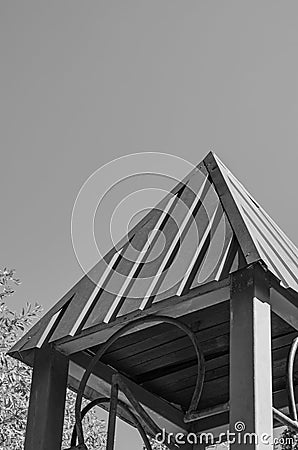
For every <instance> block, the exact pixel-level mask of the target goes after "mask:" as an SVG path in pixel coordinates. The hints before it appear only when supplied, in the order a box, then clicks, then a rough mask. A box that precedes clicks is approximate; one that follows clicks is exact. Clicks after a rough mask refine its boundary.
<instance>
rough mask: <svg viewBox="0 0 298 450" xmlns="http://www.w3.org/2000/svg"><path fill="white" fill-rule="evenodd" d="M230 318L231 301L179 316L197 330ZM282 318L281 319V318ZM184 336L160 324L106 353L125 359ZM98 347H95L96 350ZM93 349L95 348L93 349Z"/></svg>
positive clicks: (118, 341)
mask: <svg viewBox="0 0 298 450" xmlns="http://www.w3.org/2000/svg"><path fill="white" fill-rule="evenodd" d="M229 318H230V306H229V302H228V301H226V302H222V303H219V304H217V305H213V306H210V307H209V308H205V309H201V310H199V311H194V312H193V313H191V314H186V315H184V316H181V317H179V321H180V322H182V323H185V324H187V325H188V326H190V327H191V329H192V330H193V331H194V332H195V333H196V332H198V333H199V332H201V331H206V330H207V329H208V328H210V327H213V326H216V325H219V324H222V323H224V322H228V321H229ZM279 320H281V319H279ZM181 336H184V333H183V332H182V331H181V330H180V329H179V328H177V327H173V326H172V325H169V324H166V323H164V324H160V325H156V326H155V327H154V334H153V333H152V329H150V328H146V329H144V330H141V331H139V332H136V333H133V334H128V335H125V336H123V337H121V338H120V339H119V340H117V341H116V342H115V343H114V344H113V345H112V346H111V348H110V349H109V350H108V352H107V353H106V355H108V356H109V357H111V358H116V359H117V360H121V359H123V357H124V358H125V357H126V356H127V354H132V355H135V354H137V353H141V352H143V351H146V350H148V349H151V348H153V347H158V346H159V345H160V344H161V343H167V342H170V341H172V340H174V339H177V338H179V337H181ZM97 348H98V347H94V349H95V350H96V349H97ZM92 350H93V349H92Z"/></svg>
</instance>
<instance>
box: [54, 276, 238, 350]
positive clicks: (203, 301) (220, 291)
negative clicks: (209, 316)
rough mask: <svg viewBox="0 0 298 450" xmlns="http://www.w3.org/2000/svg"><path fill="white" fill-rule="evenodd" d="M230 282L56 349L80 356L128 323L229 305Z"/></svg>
mask: <svg viewBox="0 0 298 450" xmlns="http://www.w3.org/2000/svg"><path fill="white" fill-rule="evenodd" d="M229 282H230V281H229V279H225V280H222V281H218V282H210V283H208V284H207V285H204V286H201V287H198V288H195V289H193V290H192V291H190V292H189V293H188V294H186V295H185V296H182V297H177V296H174V297H172V298H169V299H167V300H163V301H161V302H158V303H157V304H153V305H152V307H151V308H148V309H147V310H144V311H141V310H138V311H135V312H133V313H131V314H129V315H127V316H122V317H119V318H117V319H116V320H115V321H114V322H112V323H110V324H105V323H102V324H99V325H96V326H94V327H91V328H88V329H86V330H83V331H82V332H81V334H80V335H78V336H75V337H71V336H68V337H66V338H63V339H61V340H59V341H56V342H55V346H56V348H57V349H59V351H61V352H62V353H65V354H71V353H76V352H78V351H80V350H85V349H87V348H91V347H94V345H95V344H96V345H97V344H100V343H102V342H105V341H106V340H107V339H108V338H109V337H110V336H111V335H112V334H114V332H115V331H116V330H118V329H120V328H122V326H123V325H125V324H126V323H128V322H130V321H132V320H134V319H137V318H140V317H146V316H149V315H152V314H157V313H158V314H160V313H161V314H164V315H168V316H170V317H180V316H183V315H185V314H186V313H191V312H194V311H198V310H200V309H204V308H207V307H208V306H212V305H214V304H219V303H221V302H224V301H227V300H229V298H230V292H229V288H228V286H229ZM153 325H154V324H151V323H146V324H144V325H140V326H139V327H137V328H135V329H134V330H131V331H130V332H135V331H138V330H140V329H144V328H147V327H150V326H153Z"/></svg>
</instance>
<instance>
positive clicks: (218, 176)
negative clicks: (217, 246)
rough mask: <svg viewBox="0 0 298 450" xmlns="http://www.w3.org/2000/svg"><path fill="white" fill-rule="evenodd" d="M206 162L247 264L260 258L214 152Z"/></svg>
mask: <svg viewBox="0 0 298 450" xmlns="http://www.w3.org/2000/svg"><path fill="white" fill-rule="evenodd" d="M204 164H205V166H206V169H207V170H208V172H209V175H210V177H211V179H212V181H213V184H214V187H215V190H216V192H217V194H218V196H219V198H220V201H221V203H222V205H223V208H224V210H225V212H226V214H227V216H228V219H229V222H230V224H231V227H232V229H233V231H234V233H235V235H236V237H237V240H238V242H239V244H240V247H241V250H242V252H243V254H244V256H245V259H246V262H247V264H250V263H253V262H256V261H258V260H260V255H259V253H258V250H257V248H256V246H255V244H254V242H253V239H252V238H251V236H250V233H249V231H248V229H247V226H246V224H245V222H244V220H243V217H242V215H241V214H240V211H239V209H238V206H237V204H236V202H235V200H234V198H233V196H232V194H231V192H230V190H229V188H228V186H227V182H226V180H225V178H224V175H223V173H222V171H221V169H220V168H219V166H218V163H217V160H216V158H215V156H214V155H213V153H212V152H210V153H209V154H208V155H207V156H206V158H205V159H204Z"/></svg>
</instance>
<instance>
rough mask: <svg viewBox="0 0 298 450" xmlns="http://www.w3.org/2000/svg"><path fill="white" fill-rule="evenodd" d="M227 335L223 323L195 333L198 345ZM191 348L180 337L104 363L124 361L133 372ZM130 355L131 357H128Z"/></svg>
mask: <svg viewBox="0 0 298 450" xmlns="http://www.w3.org/2000/svg"><path fill="white" fill-rule="evenodd" d="M227 333H229V323H228V322H226V323H223V324H221V325H218V326H214V327H212V328H209V329H207V330H202V331H201V332H197V333H196V336H197V339H198V341H199V343H200V344H202V343H203V342H206V341H209V340H211V339H212V340H213V339H216V338H219V337H220V336H222V335H224V334H227ZM190 347H192V345H191V341H190V339H189V337H188V336H185V335H183V336H181V337H179V338H176V339H173V340H171V341H168V342H165V343H164V342H162V341H160V343H159V345H157V346H156V347H152V348H150V349H148V350H143V351H141V352H139V351H138V353H136V354H132V352H129V353H126V356H123V357H122V358H118V357H117V356H116V357H115V355H113V356H112V357H111V355H107V356H105V357H104V359H103V360H104V361H105V362H106V363H108V364H111V365H113V362H115V363H117V364H119V362H120V361H122V360H123V359H125V364H126V365H129V367H130V368H131V369H132V370H133V368H134V367H135V366H139V365H142V364H144V363H147V362H148V361H153V360H155V359H157V358H160V357H162V358H163V357H164V356H165V355H168V354H170V353H173V352H175V353H177V352H178V351H179V350H183V349H186V351H188V349H189V348H190ZM130 355H131V356H130Z"/></svg>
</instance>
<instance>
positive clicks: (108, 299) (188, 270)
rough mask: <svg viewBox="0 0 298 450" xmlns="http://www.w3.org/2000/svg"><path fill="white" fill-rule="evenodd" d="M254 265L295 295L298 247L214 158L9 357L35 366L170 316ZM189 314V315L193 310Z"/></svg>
mask: <svg viewBox="0 0 298 450" xmlns="http://www.w3.org/2000/svg"><path fill="white" fill-rule="evenodd" d="M256 261H262V262H263V264H264V265H265V266H267V267H268V269H269V270H270V272H271V273H272V274H273V275H274V276H275V277H276V279H277V280H279V281H280V283H281V285H282V286H283V288H285V289H287V290H289V291H290V292H292V293H293V292H294V293H298V277H297V273H298V270H297V269H298V250H297V248H296V247H295V245H294V244H293V243H292V242H291V241H290V240H289V239H288V238H287V237H286V235H285V234H284V233H283V232H282V231H281V230H280V228H279V227H278V226H277V225H276V224H275V222H274V221H273V220H272V219H271V218H270V217H269V216H268V214H267V213H266V212H265V211H264V210H263V209H262V208H261V207H260V205H259V204H258V203H257V202H256V201H255V200H254V199H253V198H252V196H251V195H250V194H249V193H248V192H247V191H246V190H245V188H244V187H243V186H242V185H241V184H240V182H239V181H238V180H237V179H236V178H235V177H234V176H233V175H232V174H231V172H230V171H229V170H228V169H227V168H226V167H225V166H224V164H223V163H222V162H221V161H220V159H219V158H218V157H217V156H216V155H214V154H213V153H209V154H208V155H207V156H206V158H205V159H204V160H203V161H202V162H201V163H200V164H199V165H198V166H197V167H196V168H195V169H194V170H193V171H192V172H191V173H190V174H189V175H188V176H187V177H186V178H185V179H184V180H183V181H182V182H181V183H179V184H178V185H177V186H176V187H175V188H174V189H173V190H172V192H171V193H169V194H168V195H167V196H166V197H165V198H164V199H163V200H162V201H161V202H160V204H159V205H157V206H156V207H155V208H154V209H152V210H151V211H150V212H149V213H148V214H147V215H146V216H145V217H144V218H143V220H142V221H141V222H140V223H139V224H137V225H136V227H135V228H133V229H132V230H131V231H130V233H129V234H128V236H126V237H125V238H124V239H123V240H122V241H121V242H119V243H118V244H117V245H116V246H115V248H113V249H111V251H110V252H109V253H108V254H107V255H106V256H105V257H104V258H103V259H102V260H101V261H99V263H98V264H97V265H96V266H95V267H94V268H93V269H92V270H91V271H90V272H89V274H87V275H85V276H84V277H83V278H82V279H81V280H79V281H78V283H77V284H76V285H75V286H73V287H72V288H71V289H70V290H69V292H68V293H67V294H66V295H65V296H64V297H63V298H62V299H61V300H60V301H59V302H58V303H57V304H56V305H55V306H54V307H53V308H52V309H51V310H50V311H49V312H48V313H47V314H45V316H44V317H43V318H41V320H39V321H38V322H37V323H36V325H35V326H34V327H33V328H32V329H31V330H30V331H29V332H28V333H27V334H26V335H25V336H24V337H23V338H22V339H21V340H20V341H19V342H18V343H17V344H16V345H15V346H14V347H13V349H12V350H11V351H10V354H11V355H13V356H15V357H19V358H20V357H21V358H23V359H24V360H25V361H27V362H29V363H30V356H29V355H30V351H32V350H33V349H34V348H40V347H41V346H42V345H43V344H44V343H46V342H50V343H55V345H57V346H58V348H61V349H63V351H64V352H68V348H70V347H67V345H65V347H63V343H64V342H65V343H66V342H67V341H68V340H69V339H72V338H77V337H80V336H82V337H86V336H88V334H89V333H91V332H93V331H94V329H95V328H96V327H97V328H98V327H101V328H104V327H106V328H109V329H112V328H113V324H115V325H116V324H118V323H120V322H122V319H123V320H124V319H125V320H126V318H127V320H129V319H130V317H135V315H136V314H142V313H143V312H146V311H147V310H150V311H151V310H152V311H153V312H154V311H155V310H161V309H162V307H163V305H164V306H165V308H166V309H165V310H169V308H171V302H173V303H172V304H173V305H174V304H177V303H179V302H180V299H186V300H187V299H191V298H192V297H193V296H194V293H195V292H196V293H197V296H201V295H202V296H204V295H206V294H205V293H206V292H208V293H210V292H211V293H212V291H214V292H215V291H216V290H217V289H219V288H221V287H222V286H223V289H224V285H225V280H227V279H228V277H229V274H230V273H232V272H234V271H236V270H238V269H240V268H243V267H245V266H247V265H249V264H251V263H253V262H256ZM210 299H211V300H210V304H212V302H213V301H214V303H216V299H215V300H213V298H212V296H211V297H210ZM199 301H200V299H199ZM187 305H188V303H187V301H186V302H185V306H184V308H187V307H188V306H187ZM189 308H190V309H189V313H190V312H191V305H190V303H189ZM196 308H198V306H196ZM183 311H184V313H185V314H186V313H187V310H186V309H184V310H183ZM87 342H88V341H86V348H87V347H88V345H89V344H90V343H89V342H88V345H87ZM94 345H95V344H94ZM89 346H90V345H89ZM69 351H70V350H69Z"/></svg>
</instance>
